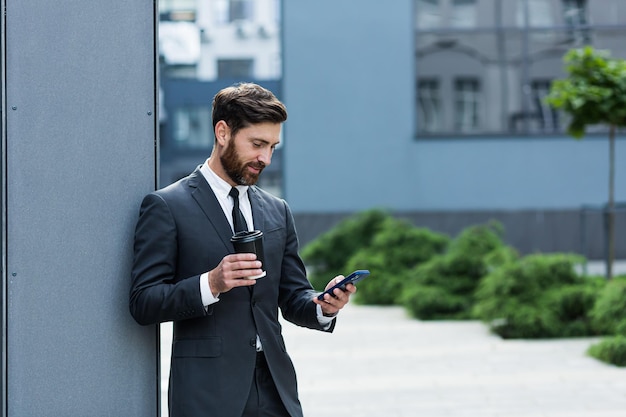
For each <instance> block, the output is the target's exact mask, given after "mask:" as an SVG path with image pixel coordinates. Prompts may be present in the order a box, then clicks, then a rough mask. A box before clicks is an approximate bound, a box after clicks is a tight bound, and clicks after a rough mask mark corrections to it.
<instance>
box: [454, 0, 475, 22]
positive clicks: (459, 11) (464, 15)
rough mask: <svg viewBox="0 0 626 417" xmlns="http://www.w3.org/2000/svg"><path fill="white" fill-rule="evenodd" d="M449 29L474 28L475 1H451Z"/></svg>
mask: <svg viewBox="0 0 626 417" xmlns="http://www.w3.org/2000/svg"><path fill="white" fill-rule="evenodd" d="M450 27H453V28H471V27H476V0H453V2H452V13H451V15H450Z"/></svg>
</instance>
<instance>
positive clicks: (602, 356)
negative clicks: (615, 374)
mask: <svg viewBox="0 0 626 417" xmlns="http://www.w3.org/2000/svg"><path fill="white" fill-rule="evenodd" d="M587 354H588V355H589V356H592V357H594V358H596V359H599V360H601V361H603V362H606V363H610V364H613V365H616V366H626V336H622V335H619V336H613V337H607V338H605V339H603V340H601V341H600V342H599V343H596V344H595V345H591V346H590V347H589V349H588V350H587Z"/></svg>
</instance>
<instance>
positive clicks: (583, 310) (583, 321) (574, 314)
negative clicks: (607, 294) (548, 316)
mask: <svg viewBox="0 0 626 417" xmlns="http://www.w3.org/2000/svg"><path fill="white" fill-rule="evenodd" d="M605 283H606V280H605V279H603V278H591V277H587V278H585V279H584V280H583V281H582V282H581V283H580V284H571V285H565V286H562V287H556V288H554V289H551V290H549V291H548V292H547V293H546V295H545V299H544V300H543V301H542V305H545V306H546V308H549V309H551V310H552V311H553V312H554V313H555V314H556V316H557V318H558V319H559V321H560V322H561V327H560V328H559V330H558V332H557V335H558V336H559V337H580V336H589V335H593V334H597V332H596V331H595V327H594V326H593V324H592V320H591V311H592V309H593V307H594V305H595V303H596V300H597V299H598V295H599V293H600V290H601V289H602V287H603V286H604V284H605Z"/></svg>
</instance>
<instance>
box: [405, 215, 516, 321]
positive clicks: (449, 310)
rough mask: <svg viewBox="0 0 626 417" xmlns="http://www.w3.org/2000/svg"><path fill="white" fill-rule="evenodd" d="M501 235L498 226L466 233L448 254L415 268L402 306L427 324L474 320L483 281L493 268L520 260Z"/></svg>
mask: <svg viewBox="0 0 626 417" xmlns="http://www.w3.org/2000/svg"><path fill="white" fill-rule="evenodd" d="M501 234H502V227H501V226H500V225H499V224H498V223H496V222H491V223H488V224H484V225H477V226H471V227H468V228H466V229H465V230H463V231H462V232H461V233H460V234H459V235H458V236H457V237H456V238H455V239H454V240H453V241H452V242H451V243H450V245H449V247H448V250H447V252H446V253H445V254H443V255H439V256H435V257H433V258H432V259H431V260H430V261H428V262H426V263H424V264H422V265H419V266H418V267H416V268H414V270H413V271H412V272H411V274H410V283H409V284H407V285H406V290H405V291H404V293H403V295H402V297H401V303H402V304H403V305H404V306H405V307H406V308H407V309H408V310H409V312H410V314H411V315H413V316H415V317H417V318H420V319H423V320H432V319H467V318H471V309H472V305H473V303H474V291H475V289H476V286H477V285H478V283H479V282H480V280H481V278H482V277H483V276H485V275H486V274H487V273H488V271H489V270H490V268H491V267H492V266H494V265H497V264H499V263H501V262H505V261H506V260H507V259H509V258H515V257H516V255H514V251H513V250H512V249H511V250H506V249H505V248H506V246H505V245H504V243H503V242H502V239H501ZM492 253H496V254H498V255H490V254H492ZM488 256H491V257H490V258H488Z"/></svg>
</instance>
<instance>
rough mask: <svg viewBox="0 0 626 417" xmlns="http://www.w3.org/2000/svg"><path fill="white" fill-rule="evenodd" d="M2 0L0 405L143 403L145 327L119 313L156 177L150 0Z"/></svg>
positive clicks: (61, 411) (15, 410)
mask: <svg viewBox="0 0 626 417" xmlns="http://www.w3.org/2000/svg"><path fill="white" fill-rule="evenodd" d="M2 3H3V4H2V5H3V6H6V18H5V19H6V21H5V23H6V25H5V26H4V27H3V40H4V41H5V43H6V48H5V52H6V53H5V56H6V62H5V65H6V72H5V74H4V77H3V90H4V89H6V102H5V103H3V104H4V106H3V109H2V110H3V113H2V114H3V124H4V127H5V129H6V131H5V134H4V135H3V146H2V157H3V158H2V168H3V177H4V178H3V180H4V181H3V197H4V198H3V207H2V211H3V214H4V221H3V230H2V232H3V270H2V274H3V275H2V278H3V295H4V297H3V300H4V303H3V317H5V319H6V320H5V322H4V326H3V329H2V330H3V334H2V336H3V349H2V353H3V369H2V377H3V394H4V395H3V407H2V410H0V411H1V412H2V413H1V414H2V415H8V416H80V417H83V416H104V415H108V416H124V415H126V416H131V415H132V416H156V415H157V414H158V401H157V395H158V371H157V369H158V368H157V367H158V357H157V354H158V333H157V328H156V327H155V326H152V327H143V328H142V327H140V326H139V325H137V324H135V322H134V321H133V320H132V318H131V316H130V314H129V312H128V291H129V286H130V274H129V270H130V265H131V260H132V236H133V228H134V223H135V221H136V218H137V212H138V205H139V203H140V200H141V197H142V196H143V195H144V194H145V193H147V192H149V191H150V190H153V189H154V187H155V184H156V160H157V159H156V156H157V155H156V152H155V138H156V127H155V126H156V123H155V116H156V114H155V112H156V95H155V85H156V83H155V42H154V34H155V11H154V3H153V2H132V1H131V2H129V1H123V0H111V1H107V2H99V1H93V0H81V1H78V0H58V1H43V0H4V1H3V2H2Z"/></svg>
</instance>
